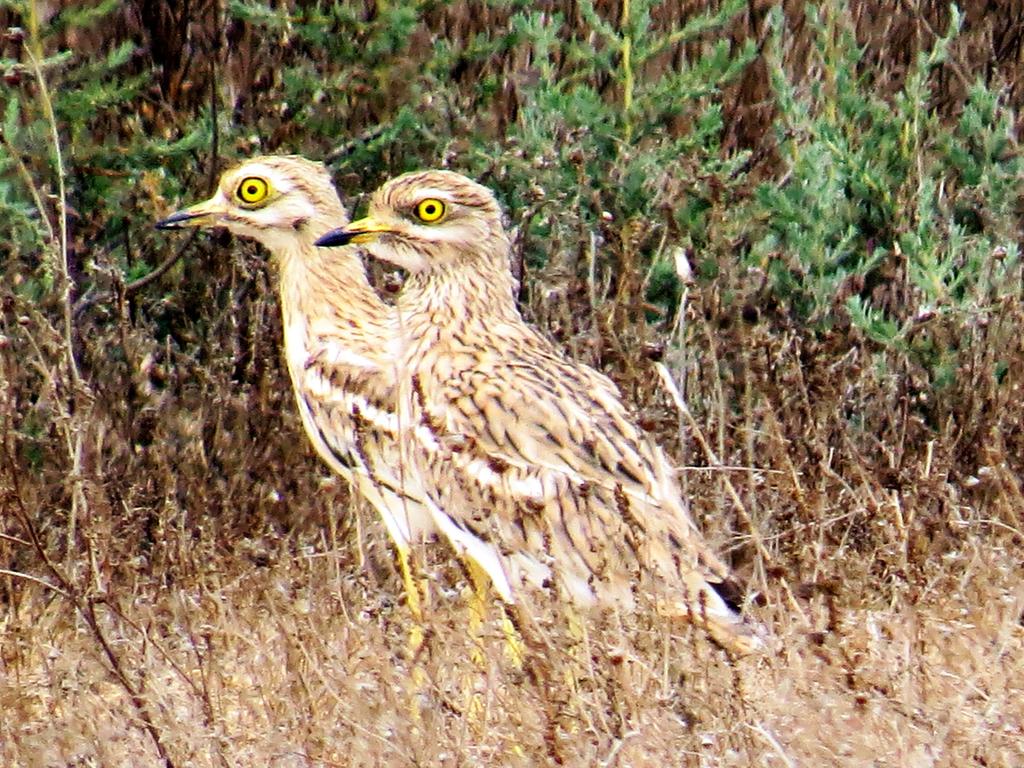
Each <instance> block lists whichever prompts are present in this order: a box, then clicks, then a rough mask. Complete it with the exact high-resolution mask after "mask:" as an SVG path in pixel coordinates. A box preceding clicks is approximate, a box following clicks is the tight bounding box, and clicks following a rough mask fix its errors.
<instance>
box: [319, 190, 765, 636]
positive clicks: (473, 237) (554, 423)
mask: <svg viewBox="0 0 1024 768" xmlns="http://www.w3.org/2000/svg"><path fill="white" fill-rule="evenodd" d="M353 243H354V244H358V245H360V246H361V247H362V248H363V249H364V250H365V252H366V253H368V254H369V255H370V256H372V257H374V258H377V259H380V260H383V261H385V262H388V263H390V264H393V265H395V266H398V267H401V268H402V269H404V270H406V272H407V273H408V277H407V279H406V282H405V284H404V286H403V289H402V291H401V293H400V294H399V296H398V298H397V300H396V306H397V311H398V315H399V319H400V325H401V327H402V330H403V333H404V336H403V342H402V347H403V351H402V352H401V364H400V366H399V374H398V376H399V393H398V413H399V422H400V424H401V425H403V428H404V429H405V430H406V432H407V433H408V436H407V438H406V439H404V440H402V441H401V442H402V445H403V447H405V448H406V454H407V456H406V458H404V459H403V461H405V462H406V463H407V464H408V465H409V466H410V467H411V468H412V471H411V472H410V474H411V475H413V476H414V477H415V478H416V480H415V482H418V483H419V486H420V487H419V491H418V493H419V494H420V495H421V496H422V497H423V498H424V499H425V500H426V501H427V505H428V508H429V510H430V512H431V514H433V515H434V517H435V524H436V527H437V528H438V529H439V530H440V531H442V532H443V534H444V535H445V536H446V537H447V538H448V540H449V542H450V543H451V545H452V546H453V547H454V549H455V550H456V551H457V552H459V553H460V554H461V555H463V556H464V557H466V558H467V559H469V560H470V561H471V562H473V563H475V564H476V565H477V566H478V567H479V568H480V569H482V570H483V571H484V572H485V573H486V574H487V576H488V577H489V579H490V581H491V583H492V585H493V587H494V589H495V591H496V592H497V593H498V596H499V597H500V598H501V599H502V600H503V601H505V602H506V603H515V601H516V600H517V599H518V598H519V596H520V595H522V594H524V593H526V592H532V593H534V594H540V595H548V596H552V595H560V596H562V597H564V598H565V599H567V600H568V601H569V602H570V603H571V604H573V605H575V606H579V607H581V608H583V609H585V610H588V609H590V608H593V607H602V606H605V607H613V608H617V609H622V610H626V611H635V610H637V609H638V607H639V606H640V605H641V604H643V603H647V604H648V605H653V606H654V607H655V608H656V609H657V612H658V614H660V615H665V616H670V617H678V618H680V619H683V620H688V621H690V622H692V623H694V624H696V625H698V626H701V627H703V628H704V629H705V630H707V632H708V634H709V635H710V636H711V638H712V639H713V640H714V641H716V642H717V643H718V644H720V645H721V646H723V647H725V648H726V649H728V650H730V651H731V652H733V653H735V654H737V655H745V654H748V653H751V652H754V651H758V650H761V649H763V648H764V647H765V646H764V640H763V638H762V635H763V630H761V629H760V628H759V627H757V626H755V625H753V624H752V623H750V622H748V621H747V620H746V619H745V618H744V617H742V616H741V615H740V613H739V612H738V609H737V607H736V605H735V604H734V602H732V601H733V598H734V594H735V590H734V588H735V581H734V580H733V578H732V574H731V573H730V570H729V568H728V567H727V566H726V565H725V564H724V563H723V562H722V560H721V559H720V558H719V557H718V556H717V555H716V554H715V553H714V552H713V551H712V549H711V547H710V546H709V545H708V544H707V543H706V541H705V540H704V538H703V536H702V534H701V533H700V531H699V530H698V528H697V527H696V525H695V524H694V523H693V522H692V520H691V518H690V515H689V511H688V507H687V504H686V503H685V501H684V500H683V498H682V494H681V491H680V488H679V486H678V484H677V482H676V480H675V478H674V473H673V468H672V466H671V465H670V463H669V461H668V458H667V456H666V454H665V453H664V451H663V450H662V449H661V448H660V447H659V446H658V445H656V444H655V443H654V442H653V441H652V440H651V439H649V438H648V437H647V436H646V435H645V433H643V432H642V431H641V430H640V429H639V428H638V427H637V426H636V425H635V424H634V422H633V421H632V420H631V418H630V416H629V413H628V411H627V408H626V406H625V405H624V404H623V401H622V398H621V395H620V393H619V391H618V388H617V387H616V386H615V384H614V383H613V382H612V381H611V380H610V379H609V378H607V377H606V376H604V375H603V374H601V373H599V372H598V371H596V370H595V369H593V368H591V367H589V366H587V365H585V364H581V363H578V362H575V361H573V360H571V359H570V358H569V357H567V356H566V355H565V354H563V353H562V352H561V351H560V350H559V349H558V348H556V347H555V346H554V344H553V343H552V342H550V341H549V340H548V339H547V338H546V337H545V336H543V335H541V334H540V333H539V332H538V331H536V330H535V329H533V328H532V327H531V326H530V325H529V324H527V323H526V321H525V320H524V319H523V317H522V315H521V314H520V312H519V309H518V307H517V305H516V302H515V298H514V292H515V291H514V288H515V283H514V281H513V278H512V275H511V272H510V266H509V265H510V250H511V245H510V241H509V237H508V234H507V233H506V231H505V228H504V226H503V223H502V212H501V208H500V206H499V204H498V202H497V200H496V198H495V196H494V195H493V193H492V192H491V191H490V190H489V189H487V188H486V187H484V186H482V185H480V184H478V183H476V182H475V181H473V180H471V179H469V178H468V177H466V176H463V175H460V174H458V173H455V172H453V171H447V170H429V171H419V172H413V173H408V174H404V175H401V176H398V177H396V178H394V179H392V180H390V181H388V182H386V183H385V184H384V185H383V186H382V187H381V188H379V189H378V190H377V191H376V192H375V193H374V194H373V195H372V197H371V200H370V203H369V209H368V214H367V216H366V217H365V218H362V219H360V220H358V221H355V222H351V223H347V224H342V225H341V226H340V227H338V228H336V229H335V230H333V231H332V232H329V233H327V234H325V235H324V236H323V237H321V238H319V239H318V240H317V244H318V245H320V246H326V247H330V246H339V245H351V244H353Z"/></svg>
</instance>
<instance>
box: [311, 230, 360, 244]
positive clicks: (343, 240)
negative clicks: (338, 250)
mask: <svg viewBox="0 0 1024 768" xmlns="http://www.w3.org/2000/svg"><path fill="white" fill-rule="evenodd" d="M357 234H359V233H358V232H350V231H349V230H347V229H346V228H345V227H339V228H338V229H332V230H331V231H330V232H328V233H327V234H326V235H323V236H322V237H320V238H319V239H318V240H316V242H314V243H313V245H319V246H321V247H324V248H331V247H333V246H337V245H348V244H349V243H351V242H352V238H354V237H355V236H356V235H357Z"/></svg>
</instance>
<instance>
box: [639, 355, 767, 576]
mask: <svg viewBox="0 0 1024 768" xmlns="http://www.w3.org/2000/svg"><path fill="white" fill-rule="evenodd" d="M654 367H655V369H656V370H657V371H658V375H659V376H660V377H661V381H662V383H663V384H664V385H665V389H666V390H667V391H668V393H669V396H670V397H671V398H672V402H673V403H675V406H676V408H677V409H678V410H679V412H680V413H681V414H683V417H684V418H685V419H686V423H687V424H688V425H689V427H690V430H691V431H692V432H693V436H694V437H695V438H697V442H698V443H699V444H700V447H701V448H702V449H703V451H704V453H705V455H706V456H707V458H708V462H709V463H710V464H711V465H712V466H714V467H716V468H718V467H722V466H723V465H722V462H721V460H720V459H719V458H718V455H717V454H716V453H715V450H714V449H713V448H712V447H711V446H710V445H709V444H708V441H707V438H705V437H704V432H703V431H702V430H701V428H700V425H699V424H698V423H697V420H696V419H695V418H693V414H692V413H690V408H689V406H687V405H686V402H685V401H684V400H683V396H682V395H681V394H680V392H679V387H677V386H676V383H675V380H673V378H672V374H671V373H669V370H668V368H666V367H665V365H664V364H663V363H655V364H654ZM721 477H722V482H723V483H724V484H725V488H726V490H727V491H728V493H729V496H730V498H731V499H732V501H733V504H734V505H735V506H736V510H737V512H738V513H739V516H740V518H741V519H742V520H743V524H744V525H745V526H747V529H748V530H749V531H750V539H751V541H753V542H754V548H755V549H757V553H758V554H759V555H760V556H761V558H762V561H763V562H764V564H765V565H768V564H770V563H771V562H772V557H771V555H770V554H768V550H767V549H765V546H764V542H763V541H762V540H761V532H760V531H759V530H758V529H757V527H756V526H755V525H754V521H753V520H751V519H750V515H749V514H748V513H747V508H746V506H745V505H744V504H743V500H742V499H741V498H740V495H739V493H738V492H737V491H736V487H735V486H734V485H733V484H732V481H730V480H729V477H728V475H727V474H725V473H724V472H723V473H722V476H721Z"/></svg>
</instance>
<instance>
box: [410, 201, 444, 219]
mask: <svg viewBox="0 0 1024 768" xmlns="http://www.w3.org/2000/svg"><path fill="white" fill-rule="evenodd" d="M444 213H445V205H444V203H443V202H441V201H440V200H437V199H435V198H433V197H428V198H427V199H426V200H421V201H420V202H419V204H418V205H417V206H416V218H418V219H419V220H420V221H422V222H425V223H427V224H433V223H435V222H438V221H440V220H441V219H442V218H444Z"/></svg>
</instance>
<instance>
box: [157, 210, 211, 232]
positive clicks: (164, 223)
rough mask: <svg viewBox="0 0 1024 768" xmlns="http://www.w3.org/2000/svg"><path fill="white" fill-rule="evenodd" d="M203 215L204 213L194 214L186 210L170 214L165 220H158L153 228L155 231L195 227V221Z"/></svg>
mask: <svg viewBox="0 0 1024 768" xmlns="http://www.w3.org/2000/svg"><path fill="white" fill-rule="evenodd" d="M205 215H206V214H204V213H195V212H193V211H188V210H185V211H178V212H177V213H172V214H171V215H170V216H168V217H167V218H166V219H160V221H158V222H157V223H156V224H155V225H154V226H155V227H156V228H157V229H183V228H185V227H190V226H195V223H196V222H195V220H196V219H201V218H203V217H204V216H205Z"/></svg>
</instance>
